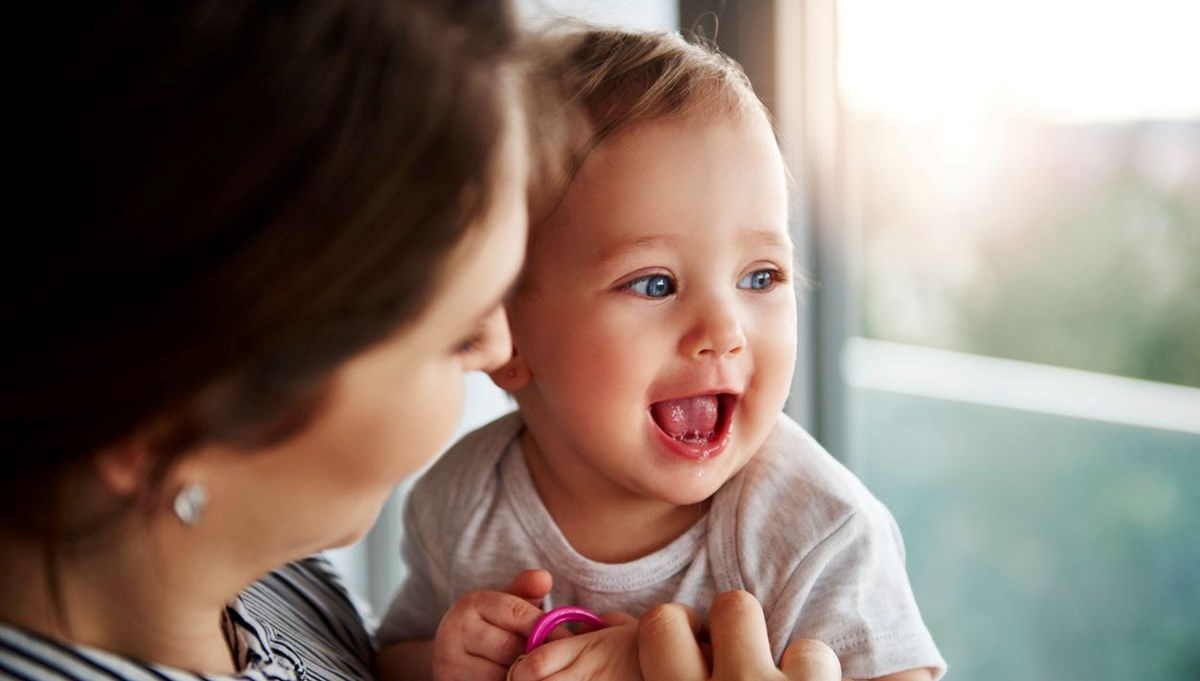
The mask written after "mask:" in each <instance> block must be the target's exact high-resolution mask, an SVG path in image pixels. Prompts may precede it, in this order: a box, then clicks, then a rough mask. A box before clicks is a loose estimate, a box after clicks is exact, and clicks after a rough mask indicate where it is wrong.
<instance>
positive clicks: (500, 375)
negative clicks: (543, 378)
mask: <svg viewBox="0 0 1200 681" xmlns="http://www.w3.org/2000/svg"><path fill="white" fill-rule="evenodd" d="M488 376H491V377H492V383H495V384H496V387H498V388H500V389H501V390H506V391H508V392H510V393H515V392H517V391H518V390H520V389H521V388H524V387H525V386H527V385H529V379H530V378H532V377H533V374H531V373H530V371H529V365H527V364H526V363H525V359H524V358H523V357H521V355H520V353H518V352H517V349H516V348H515V347H514V348H513V352H512V357H511V358H510V359H509V360H508V361H507V362H505V363H504V364H501V365H500V366H499V367H497V368H496V369H493V370H491V371H489V372H488Z"/></svg>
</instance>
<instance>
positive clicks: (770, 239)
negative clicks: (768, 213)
mask: <svg viewBox="0 0 1200 681" xmlns="http://www.w3.org/2000/svg"><path fill="white" fill-rule="evenodd" d="M743 237H744V238H745V240H746V242H747V243H753V244H756V245H759V246H777V247H779V248H786V249H788V250H791V248H792V237H791V235H790V234H788V233H787V232H779V231H778V230H774V229H748V230H746V231H745V232H743Z"/></svg>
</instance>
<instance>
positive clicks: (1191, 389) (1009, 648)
mask: <svg viewBox="0 0 1200 681" xmlns="http://www.w3.org/2000/svg"><path fill="white" fill-rule="evenodd" d="M836 11H837V21H838V33H837V35H838V52H837V60H836V75H837V84H838V90H837V96H838V102H839V104H840V112H841V116H840V117H839V123H840V140H841V146H840V148H839V153H838V157H837V164H836V165H835V166H832V167H826V168H823V169H822V168H816V169H813V172H830V171H831V170H832V171H833V172H836V173H837V174H838V183H839V184H838V186H839V190H840V191H839V192H838V193H837V194H836V195H834V196H832V197H825V198H827V199H830V200H833V201H835V202H836V206H835V209H834V210H832V211H830V212H831V214H834V215H837V216H839V217H840V222H839V224H836V225H824V226H822V227H823V228H824V229H839V230H843V234H842V237H841V238H842V239H843V241H841V243H842V244H843V245H844V246H845V250H844V253H845V261H844V262H843V263H842V267H844V271H845V272H846V277H845V281H846V289H845V290H846V291H847V298H846V299H845V300H844V301H842V302H843V303H844V304H845V306H846V309H847V310H848V316H847V323H846V331H847V336H848V337H847V338H846V339H845V342H844V343H843V345H842V347H841V356H840V359H841V368H842V369H843V370H844V378H845V381H846V383H845V392H844V397H843V401H842V408H843V409H844V410H845V411H844V423H845V424H846V434H845V437H846V439H845V441H844V442H845V454H846V456H847V459H848V460H849V461H850V462H851V463H852V464H853V465H854V467H855V468H856V469H857V472H858V473H859V475H860V476H861V477H863V479H864V480H865V481H866V483H867V484H868V486H869V487H871V488H872V489H873V490H874V491H875V493H876V494H877V495H879V496H880V497H881V498H883V499H884V501H885V502H886V503H888V505H889V506H890V507H891V508H892V510H893V512H894V513H895V514H896V516H897V518H898V520H899V522H900V525H901V527H902V528H903V531H904V533H905V537H906V541H907V545H908V557H909V563H908V564H909V570H910V574H911V576H912V579H913V585H914V589H915V590H916V592H917V596H918V600H919V601H920V603H921V604H922V608H923V611H924V614H925V616H926V620H927V622H928V624H929V625H930V627H931V629H932V630H933V631H934V634H935V637H936V638H937V639H938V641H939V644H940V645H941V646H942V647H943V652H944V654H945V655H946V657H947V659H948V660H949V662H950V665H951V669H952V677H953V678H964V679H983V680H987V679H1018V678H1023V679H1036V678H1087V679H1114V680H1116V679H1130V678H1194V677H1195V676H1196V675H1197V674H1198V673H1200V648H1198V647H1197V645H1196V641H1200V618H1198V617H1197V616H1196V604H1197V603H1200V541H1197V540H1196V538H1197V537H1200V494H1198V493H1197V491H1196V487H1197V484H1198V483H1200V389H1198V388H1200V89H1197V88H1196V87H1195V85H1194V82H1195V69H1196V65H1197V64H1200V42H1197V41H1196V40H1195V39H1194V35H1193V30H1192V27H1195V26H1197V25H1200V6H1197V5H1195V4H1194V3H1180V2H1170V1H1169V0H1155V1H1151V2H1139V3H1130V2H1102V3H1095V2H1076V1H1073V0H1053V1H1050V0H1043V1H1039V2H1032V1H1031V0H1024V1H1018V2H1011V1H1010V2H1003V3H1000V2H982V1H974V2H952V1H949V0H920V1H917V2H905V3H895V2H887V1H886V0H839V1H838V2H837V4H836ZM827 368H830V367H827Z"/></svg>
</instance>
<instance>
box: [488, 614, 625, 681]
mask: <svg viewBox="0 0 1200 681" xmlns="http://www.w3.org/2000/svg"><path fill="white" fill-rule="evenodd" d="M604 620H605V621H606V622H608V624H609V626H608V628H606V629H601V630H599V631H592V632H588V633H586V634H577V635H575V636H567V637H566V638H561V639H558V640H555V641H550V642H547V643H545V644H543V645H541V646H539V647H538V648H537V650H534V651H533V652H532V653H529V654H528V655H526V656H525V657H524V659H522V660H521V661H520V662H519V663H517V664H516V666H514V667H513V669H512V673H511V676H509V679H511V680H512V681H539V680H540V679H546V678H550V677H553V678H554V679H555V680H556V681H557V680H559V679H561V680H562V681H569V680H571V679H588V680H589V681H593V680H594V681H599V680H602V679H609V680H611V681H637V680H639V679H641V678H642V672H641V667H640V666H639V664H638V648H637V632H638V625H637V619H635V618H633V617H630V616H629V615H625V614H623V613H613V614H608V615H605V616H604Z"/></svg>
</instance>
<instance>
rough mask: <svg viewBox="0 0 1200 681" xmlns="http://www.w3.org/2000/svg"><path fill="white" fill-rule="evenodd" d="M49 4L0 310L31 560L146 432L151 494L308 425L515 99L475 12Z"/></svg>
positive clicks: (482, 184) (497, 34)
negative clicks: (201, 464) (79, 498)
mask: <svg viewBox="0 0 1200 681" xmlns="http://www.w3.org/2000/svg"><path fill="white" fill-rule="evenodd" d="M50 4H52V5H55V7H56V9H55V11H57V12H58V13H60V14H61V16H56V17H54V18H53V21H43V22H37V21H31V22H28V23H27V24H26V25H23V26H22V30H28V31H30V32H32V34H33V35H32V36H31V37H28V38H29V42H30V44H35V45H36V48H34V49H35V50H36V52H35V54H34V55H33V56H32V57H31V58H30V59H29V61H28V64H27V65H26V66H25V67H24V68H28V69H32V71H31V72H30V74H29V75H27V77H28V78H29V79H30V80H31V82H32V85H30V87H29V88H28V89H27V91H23V92H16V93H14V92H12V91H11V90H10V92H9V94H8V97H9V99H10V101H13V99H14V98H15V99H16V100H18V101H19V102H20V106H21V107H23V108H24V109H25V110H26V112H27V113H28V114H29V116H30V117H31V118H33V119H36V120H34V121H33V123H32V125H33V127H32V130H31V131H24V130H23V131H22V133H23V134H26V135H27V137H28V139H26V140H24V141H23V144H22V145H20V146H22V149H21V151H22V152H26V151H27V152H28V153H27V154H25V153H19V154H18V160H17V162H16V165H17V167H18V168H19V169H20V172H22V173H23V175H24V177H25V178H26V181H27V182H28V183H29V186H30V191H27V192H16V193H17V194H18V195H17V196H16V197H15V201H16V202H17V205H16V206H10V208H9V214H10V216H13V215H22V216H23V217H22V218H21V219H22V220H23V221H29V222H25V223H23V224H22V225H20V229H19V232H20V234H21V235H22V239H21V240H20V241H19V242H18V243H12V242H10V243H9V244H8V245H7V246H6V248H7V249H9V251H10V256H11V257H12V258H13V259H14V260H16V261H17V262H15V263H12V264H11V265H10V266H9V267H8V272H7V273H6V274H7V276H6V277H5V279H6V280H8V279H11V282H10V283H6V284H5V286H4V289H3V291H2V292H0V314H2V315H3V318H4V326H5V336H6V339H5V340H6V342H5V344H4V345H5V347H6V350H5V351H4V352H3V354H2V355H0V363H2V365H3V386H4V387H3V398H2V404H0V409H2V410H3V413H4V416H3V418H4V421H5V424H6V425H5V428H4V431H5V432H4V436H3V441H2V442H0V525H3V526H5V527H7V528H8V529H10V530H15V531H23V532H31V533H33V534H35V535H41V536H47V534H48V533H49V534H54V533H56V532H58V531H62V530H64V529H65V528H58V527H56V526H55V513H54V510H55V508H56V505H57V504H58V499H57V493H56V490H57V489H58V487H59V481H60V480H61V478H62V475H63V473H64V472H65V471H67V470H68V469H69V468H71V467H72V466H75V465H77V464H78V463H79V462H81V461H84V460H86V459H87V457H89V456H90V455H92V454H93V453H95V452H96V451H98V450H99V449H101V448H103V447H105V446H108V445H111V444H113V443H115V442H120V441H122V440H123V439H124V438H127V437H129V436H130V435H131V434H132V433H134V432H137V431H138V430H139V429H141V428H145V427H146V426H148V425H149V424H154V429H153V432H154V433H155V438H156V439H154V441H153V446H154V454H155V456H156V458H157V460H158V461H160V462H161V464H160V468H161V469H162V470H166V468H167V467H168V466H169V464H170V462H171V461H172V459H173V458H174V457H177V456H178V455H180V454H181V453H184V452H186V451H187V450H188V449H189V448H192V447H194V446H196V445H197V444H200V443H203V442H207V441H227V442H232V443H236V444H239V445H245V446H246V447H248V448H252V447H255V446H261V445H264V444H268V443H271V442H278V441H280V440H283V439H286V438H287V437H289V436H290V435H293V434H294V433H296V432H297V431H298V430H299V429H301V428H303V427H304V426H305V425H306V424H307V423H309V422H310V421H311V419H312V418H313V416H314V415H315V414H316V413H317V411H318V410H319V408H320V407H321V404H322V399H323V397H324V396H325V394H326V392H327V386H328V383H329V378H330V376H331V374H332V373H333V371H334V370H335V369H336V368H337V367H338V366H339V365H340V364H341V363H342V362H344V361H345V360H347V359H348V358H350V357H351V356H353V355H355V354H357V353H359V352H361V351H363V350H364V349H366V348H368V347H370V346H371V345H373V344H375V343H377V342H379V341H380V340H382V339H383V338H384V337H386V336H387V335H389V334H391V333H393V332H395V331H396V330H398V329H400V328H401V327H402V326H403V325H404V324H405V323H407V322H410V321H412V320H413V319H414V318H415V317H416V316H417V315H419V314H420V313H421V311H422V310H423V308H424V306H425V305H426V304H427V303H428V301H429V300H430V297H431V294H432V293H433V292H434V289H435V286H436V283H437V281H438V276H439V274H440V269H439V268H440V265H441V262H442V261H443V260H444V258H445V256H446V255H447V254H448V253H449V252H450V250H451V249H452V248H453V247H454V246H455V245H456V244H458V243H460V242H461V241H462V239H463V238H464V236H465V235H466V234H467V233H468V232H469V231H470V229H471V227H472V226H473V225H475V224H478V223H479V222H480V220H481V218H482V217H483V216H484V215H485V213H486V211H487V210H488V208H489V201H490V199H491V196H490V191H491V187H492V186H493V184H494V183H495V179H494V177H493V175H494V174H495V173H496V168H497V166H498V164H497V157H498V155H499V154H500V153H501V147H502V146H503V145H504V144H505V138H506V135H507V132H506V131H507V129H508V126H509V125H510V123H509V122H508V119H509V118H510V109H511V103H512V101H513V97H514V94H513V93H514V91H515V89H516V86H515V85H514V83H513V77H511V75H510V70H509V68H508V62H509V60H508V55H509V53H510V50H511V48H512V46H513V41H514V39H515V28H514V22H513V18H512V17H511V16H510V15H509V9H508V5H507V3H504V2H500V1H499V0H493V1H485V0H478V1H474V2H473V1H470V0H458V1H457V2H456V1H453V0H441V1H438V0H390V1H389V0H379V1H373V0H310V1H304V0H293V1H283V0H281V1H279V2H273V1H263V2H250V1H238V0H211V1H201V2H168V1H166V0H146V1H143V2H136V1H135V2H94V3H93V2H89V3H82V4H79V5H73V6H71V7H70V8H69V9H68V8H64V7H61V6H58V5H57V3H50ZM44 19H45V18H44ZM34 131H36V132H34ZM10 134H12V133H10ZM452 340H453V339H448V343H451V342H452Z"/></svg>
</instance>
